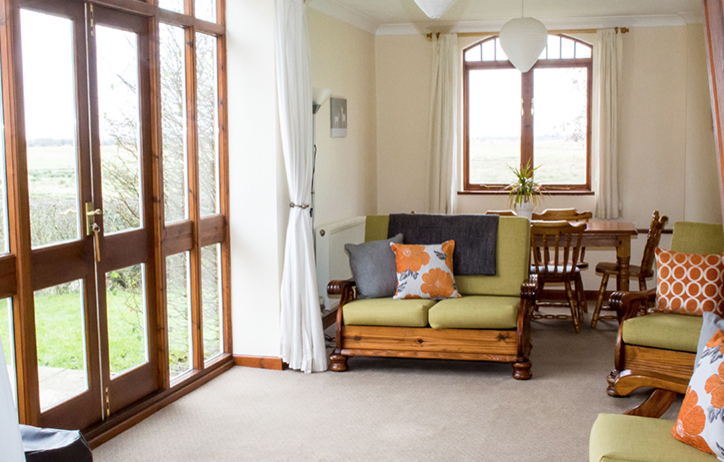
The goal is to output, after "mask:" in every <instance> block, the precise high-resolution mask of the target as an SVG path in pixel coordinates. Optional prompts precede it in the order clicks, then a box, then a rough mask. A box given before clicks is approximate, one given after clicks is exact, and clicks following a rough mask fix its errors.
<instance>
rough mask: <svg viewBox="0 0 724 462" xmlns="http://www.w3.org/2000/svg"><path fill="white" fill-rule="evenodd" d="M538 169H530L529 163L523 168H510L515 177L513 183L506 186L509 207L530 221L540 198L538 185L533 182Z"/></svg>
mask: <svg viewBox="0 0 724 462" xmlns="http://www.w3.org/2000/svg"><path fill="white" fill-rule="evenodd" d="M539 168H540V165H539V166H538V167H536V168H531V166H530V162H528V164H527V165H526V166H525V167H520V168H514V167H510V169H511V170H512V171H513V174H514V175H515V181H513V182H512V183H510V184H509V185H508V188H510V194H509V195H508V202H509V204H510V206H512V207H515V212H516V213H517V214H518V216H521V217H526V218H527V219H529V220H530V217H531V215H532V214H533V210H534V209H535V207H537V206H538V200H539V198H540V196H541V189H540V185H539V184H538V183H536V182H535V177H534V176H535V171H536V170H538V169H539Z"/></svg>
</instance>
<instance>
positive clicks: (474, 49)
mask: <svg viewBox="0 0 724 462" xmlns="http://www.w3.org/2000/svg"><path fill="white" fill-rule="evenodd" d="M592 61H593V60H592V48H591V46H590V45H588V44H586V43H584V42H582V41H580V40H576V39H573V38H569V37H565V36H562V35H549V36H548V44H547V46H546V48H545V49H544V50H543V53H541V56H540V58H539V59H538V62H537V63H536V64H535V66H533V68H532V69H531V70H530V71H529V72H526V73H525V74H522V73H521V72H520V71H518V70H517V69H515V67H513V65H512V64H511V63H510V61H508V57H507V56H506V55H505V52H504V51H503V49H502V48H501V47H500V41H499V39H498V37H490V38H488V39H486V40H483V41H482V42H479V43H476V44H475V45H473V46H471V47H469V48H466V49H465V50H464V60H463V78H464V87H463V92H464V93H463V98H464V148H463V155H464V162H463V165H464V167H463V169H464V171H463V189H464V190H465V191H501V190H503V189H504V188H505V187H506V185H508V184H509V183H510V182H511V180H512V174H511V172H510V169H511V168H516V167H525V166H526V165H528V164H530V165H531V166H533V167H535V168H537V170H536V180H537V181H538V182H539V183H541V185H542V186H543V189H544V190H548V191H580V192H584V191H590V190H591V173H590V151H591V148H590V137H591V85H592V78H591V76H592V74H591V71H592Z"/></svg>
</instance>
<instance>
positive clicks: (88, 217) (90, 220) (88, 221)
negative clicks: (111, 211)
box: [85, 202, 103, 236]
mask: <svg viewBox="0 0 724 462" xmlns="http://www.w3.org/2000/svg"><path fill="white" fill-rule="evenodd" d="M98 215H103V210H101V209H95V210H93V202H86V203H85V235H86V236H90V235H91V234H93V225H94V224H95V222H96V219H95V217H96V216H98Z"/></svg>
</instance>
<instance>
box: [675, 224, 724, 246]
mask: <svg viewBox="0 0 724 462" xmlns="http://www.w3.org/2000/svg"><path fill="white" fill-rule="evenodd" d="M671 250H673V251H674V252H684V253H705V254H712V253H714V254H716V253H722V252H724V228H722V225H713V224H709V223H694V222H690V221H677V222H676V223H674V233H673V235H672V236H671Z"/></svg>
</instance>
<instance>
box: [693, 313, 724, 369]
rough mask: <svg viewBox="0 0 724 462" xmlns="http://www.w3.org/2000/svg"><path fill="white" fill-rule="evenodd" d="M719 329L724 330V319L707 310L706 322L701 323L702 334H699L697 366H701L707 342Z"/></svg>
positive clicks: (705, 314) (695, 363)
mask: <svg viewBox="0 0 724 462" xmlns="http://www.w3.org/2000/svg"><path fill="white" fill-rule="evenodd" d="M718 330H721V331H724V319H723V318H721V317H719V316H717V315H716V314H714V313H711V312H708V311H707V312H705V313H704V322H703V324H702V325H701V334H699V345H698V346H697V347H696V361H695V362H694V367H695V368H696V367H698V366H699V360H701V355H702V353H704V350H705V349H706V344H707V343H709V340H711V338H712V336H713V335H714V334H716V331H718Z"/></svg>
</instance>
